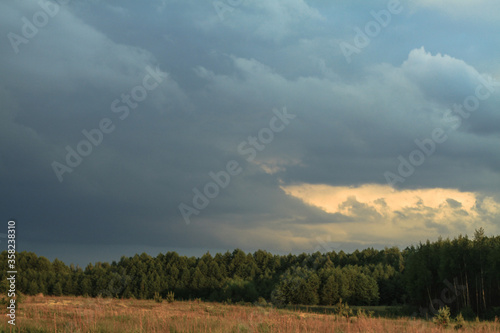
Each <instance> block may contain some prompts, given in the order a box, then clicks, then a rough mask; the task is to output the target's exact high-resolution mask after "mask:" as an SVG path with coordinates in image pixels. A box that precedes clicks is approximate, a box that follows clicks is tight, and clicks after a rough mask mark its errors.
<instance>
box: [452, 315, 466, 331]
mask: <svg viewBox="0 0 500 333" xmlns="http://www.w3.org/2000/svg"><path fill="white" fill-rule="evenodd" d="M453 324H454V325H453V328H454V329H456V330H459V329H461V328H462V327H464V325H465V320H464V317H463V316H462V314H461V313H459V314H458V315H457V317H456V318H455V320H454V321H453Z"/></svg>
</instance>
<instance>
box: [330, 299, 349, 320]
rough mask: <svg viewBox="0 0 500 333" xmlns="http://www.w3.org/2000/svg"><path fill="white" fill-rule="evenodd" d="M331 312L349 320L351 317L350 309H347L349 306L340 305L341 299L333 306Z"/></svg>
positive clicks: (345, 304)
mask: <svg viewBox="0 0 500 333" xmlns="http://www.w3.org/2000/svg"><path fill="white" fill-rule="evenodd" d="M333 312H334V313H335V314H336V315H338V316H341V317H346V318H349V317H350V316H352V315H353V313H352V309H351V308H349V305H347V303H342V298H341V299H339V302H338V303H337V305H335V307H334V309H333Z"/></svg>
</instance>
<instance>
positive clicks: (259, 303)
mask: <svg viewBox="0 0 500 333" xmlns="http://www.w3.org/2000/svg"><path fill="white" fill-rule="evenodd" d="M255 305H257V306H266V305H267V301H266V299H265V298H264V297H259V298H257V301H256V302H255Z"/></svg>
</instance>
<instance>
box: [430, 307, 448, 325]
mask: <svg viewBox="0 0 500 333" xmlns="http://www.w3.org/2000/svg"><path fill="white" fill-rule="evenodd" d="M433 322H434V324H436V325H437V326H439V327H443V328H447V327H448V326H450V323H451V319H450V308H449V307H447V306H445V307H443V308H441V309H439V310H438V313H437V314H436V316H434V319H433Z"/></svg>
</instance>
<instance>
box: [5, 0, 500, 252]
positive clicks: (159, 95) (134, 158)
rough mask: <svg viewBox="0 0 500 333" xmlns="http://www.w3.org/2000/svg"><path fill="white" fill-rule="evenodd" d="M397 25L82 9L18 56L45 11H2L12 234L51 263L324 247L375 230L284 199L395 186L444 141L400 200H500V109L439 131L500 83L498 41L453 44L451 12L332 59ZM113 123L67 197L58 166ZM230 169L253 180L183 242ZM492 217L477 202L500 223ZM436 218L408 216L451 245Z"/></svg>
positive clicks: (261, 12)
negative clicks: (198, 203) (96, 250)
mask: <svg viewBox="0 0 500 333" xmlns="http://www.w3.org/2000/svg"><path fill="white" fill-rule="evenodd" d="M386 5H387V4H386V2H385V1H376V2H374V3H371V4H365V3H362V2H359V1H355V2H352V3H349V4H330V3H328V4H327V3H323V2H320V1H304V0H296V1H281V0H275V1H274V0H273V1H268V2H265V3H262V4H257V3H252V2H243V3H242V4H241V5H240V6H237V7H236V8H234V10H232V11H230V12H227V13H226V14H227V15H225V16H224V19H223V20H221V18H220V17H219V15H218V14H217V11H216V10H215V9H214V7H213V5H212V4H211V3H210V2H208V3H204V4H199V3H198V2H195V1H154V2H149V3H147V4H143V3H137V2H134V1H123V2H121V1H109V2H102V1H72V2H70V3H68V4H67V5H61V6H60V8H59V12H58V13H57V14H55V15H54V16H53V17H50V18H49V21H48V23H47V24H46V25H44V26H43V27H39V28H38V32H37V33H36V34H35V35H34V36H33V37H30V38H27V40H28V42H27V43H21V44H19V45H18V49H19V52H18V53H16V52H15V50H14V49H13V48H12V45H11V42H10V41H9V39H8V38H7V37H6V36H7V35H8V34H9V33H11V32H12V33H15V34H18V35H20V36H22V34H23V24H25V21H23V17H26V18H27V19H28V20H29V21H31V22H32V21H33V15H34V14H36V13H37V12H40V11H43V9H42V8H41V7H40V6H39V5H38V2H37V1H34V0H33V1H22V2H19V1H17V2H12V3H11V2H9V3H2V4H0V30H1V31H2V32H3V33H2V36H4V37H3V40H2V43H1V44H0V56H1V57H2V60H3V61H2V63H1V64H0V73H1V77H2V80H1V81H0V120H1V122H0V133H1V134H0V136H1V137H2V140H1V141H0V142H1V143H0V186H1V187H2V188H4V189H6V190H5V191H3V192H2V194H1V195H0V212H1V214H0V216H1V218H2V219H4V220H5V219H8V218H12V217H15V218H17V219H18V221H19V228H20V229H21V232H20V235H22V236H20V237H23V239H24V241H25V242H26V244H36V245H30V246H31V248H30V249H31V250H34V251H37V252H40V254H42V255H43V254H44V252H43V251H44V250H43V249H44V248H46V249H49V247H48V245H47V246H46V247H44V245H43V244H49V243H50V244H63V243H71V244H75V246H76V245H78V246H82V247H85V246H90V245H89V244H92V246H117V247H120V248H121V247H126V246H130V248H132V247H133V248H134V249H139V248H141V246H144V248H146V246H150V247H155V248H164V249H165V250H168V249H170V248H177V249H179V248H181V249H182V248H184V249H186V251H190V250H192V249H195V248H197V249H199V248H206V249H232V248H235V247H245V248H247V249H255V248H258V247H262V248H266V249H269V250H275V251H296V252H300V251H303V250H308V249H312V248H314V247H315V244H314V242H315V240H314V239H315V237H316V236H318V235H321V234H322V232H323V231H322V230H323V229H321V228H323V227H325V226H329V225H338V224H341V223H344V222H347V223H352V224H355V223H357V222H359V221H373V223H376V222H375V221H379V220H380V219H381V215H380V214H379V213H377V211H376V210H375V209H374V208H373V207H372V206H366V205H365V204H364V203H363V202H361V201H359V200H358V199H355V198H350V199H348V200H347V201H345V203H344V206H345V207H344V208H345V209H346V210H350V211H351V213H352V214H350V215H347V214H342V213H326V212H324V211H323V210H321V209H318V207H314V206H310V205H308V204H306V203H304V202H303V201H301V200H298V199H297V198H293V197H291V196H289V195H287V194H286V193H285V192H284V191H283V190H282V188H281V186H283V185H291V184H299V183H310V184H328V185H332V186H341V185H345V186H359V185H363V184H372V183H375V184H383V183H385V179H384V176H383V174H384V172H385V171H386V170H396V169H397V167H398V163H399V162H398V160H397V157H398V155H403V156H408V154H409V153H410V152H411V151H412V150H414V149H415V148H417V147H416V146H415V143H414V140H415V139H419V140H423V139H425V138H426V137H429V136H430V133H431V132H432V130H433V129H434V128H436V127H442V128H444V129H446V130H447V134H448V136H449V139H448V140H447V141H446V142H445V143H443V144H441V145H439V146H438V147H437V148H436V153H435V154H434V155H433V156H431V157H429V158H428V159H427V160H426V162H425V163H424V164H423V165H422V166H420V167H418V169H417V170H416V172H415V174H413V175H412V176H411V177H409V178H408V179H407V181H405V182H404V183H402V184H398V186H399V188H400V189H415V188H458V189H459V190H463V191H476V192H478V193H481V195H484V196H485V197H493V198H497V199H499V200H500V195H499V194H498V185H499V184H500V175H499V173H498V170H499V168H498V167H499V159H498V156H500V155H499V153H500V151H499V149H500V148H499V145H498V128H497V126H495V124H497V123H498V117H499V116H498V112H497V108H496V105H498V99H499V97H498V96H499V95H498V93H494V94H492V95H491V97H489V98H488V99H487V100H485V101H481V105H480V107H479V109H478V110H477V111H476V112H474V113H473V114H471V116H470V117H469V118H467V119H463V121H462V123H461V126H460V127H459V128H458V129H457V130H454V131H453V130H451V129H450V123H449V122H446V120H444V118H443V117H444V115H445V114H446V112H447V111H449V110H452V108H453V104H456V103H462V102H463V100H464V98H465V97H467V96H468V95H470V94H473V93H474V91H475V89H476V86H477V85H478V84H479V83H480V82H479V81H478V77H479V75H489V76H491V77H493V78H495V77H497V76H498V74H499V73H500V72H499V70H500V67H499V66H498V64H497V63H496V60H495V59H494V58H492V57H491V54H495V52H496V51H497V50H496V46H494V45H499V44H498V43H496V42H495V41H496V40H497V39H498V36H497V35H496V34H494V33H493V32H494V31H497V29H496V25H497V23H496V22H494V21H487V22H483V23H481V24H477V25H474V26H472V23H468V28H464V29H463V31H460V32H457V31H456V29H454V28H453V29H452V28H449V27H448V26H447V25H448V24H451V25H453V24H455V23H453V22H455V20H457V16H453V15H452V16H450V17H449V18H446V17H444V18H443V14H442V8H432V6H430V5H429V6H430V7H429V6H427V5H425V6H424V5H422V6H417V7H415V8H413V7H412V8H411V10H410V8H408V9H406V8H405V10H404V11H403V12H402V13H401V14H400V16H398V17H397V18H396V17H394V18H393V20H392V22H391V24H390V25H389V26H388V27H387V28H386V29H385V30H384V31H383V32H381V34H380V35H379V36H377V37H376V38H374V39H373V40H372V41H371V43H370V45H369V46H367V47H366V48H364V49H363V50H362V52H361V53H360V54H359V55H358V56H356V58H355V59H354V61H353V62H352V63H351V64H347V63H346V62H345V58H344V56H343V54H342V52H341V51H340V49H339V46H338V45H339V42H340V41H343V40H352V38H353V37H354V34H355V32H354V31H353V28H354V27H356V26H359V27H363V26H364V25H365V24H366V22H368V21H369V20H371V19H373V18H372V17H371V16H370V11H371V10H381V9H383V8H385V7H386ZM464 6H467V5H464ZM435 28H440V30H439V34H436V31H431V30H430V29H435ZM401 31H403V32H404V31H412V34H413V35H412V36H413V37H412V38H408V37H407V36H406V35H404V36H403V35H402V33H401ZM477 34H481V36H482V38H476V37H477ZM458 37H460V38H463V40H466V41H468V44H467V45H468V46H467V47H465V46H464V45H462V44H460V43H457V42H454V40H457V38H458ZM492 51H495V52H492ZM148 67H149V68H153V69H156V68H158V70H159V71H161V73H162V75H163V74H164V75H165V78H164V80H163V82H161V84H160V85H159V86H158V88H155V89H154V90H151V91H148V96H147V98H145V99H144V101H141V102H140V103H138V106H137V107H136V108H134V109H132V108H130V110H129V111H130V114H129V115H128V116H127V117H126V119H123V120H121V119H120V118H119V116H120V114H121V113H117V112H113V111H112V108H111V105H112V103H113V101H114V100H116V99H119V100H121V98H122V97H121V96H122V94H130V93H131V90H132V89H133V88H134V87H136V86H138V85H141V84H142V83H143V79H144V77H145V75H147V73H148V71H147V68H148ZM499 89H500V87H499ZM123 103H124V102H121V104H120V105H125V104H123ZM283 107H286V108H287V110H288V111H289V112H290V113H291V114H294V115H296V118H295V119H294V120H293V122H291V123H290V125H289V126H287V127H286V128H285V129H284V130H283V131H282V132H279V133H276V134H275V137H274V139H273V140H272V142H271V143H269V144H268V145H266V147H265V149H264V150H262V151H260V152H258V154H257V156H256V158H255V160H254V161H251V162H249V161H247V160H246V159H245V157H244V156H242V155H241V154H240V153H238V145H239V144H240V143H241V142H242V141H244V140H247V139H248V137H249V136H255V135H257V133H258V132H259V131H260V130H261V129H262V128H264V127H266V126H268V124H269V121H270V119H271V117H272V116H273V112H272V110H273V108H278V109H281V108H283ZM103 118H109V119H111V120H112V122H113V125H114V126H115V129H114V131H113V132H112V133H109V134H105V135H104V136H103V141H102V143H101V144H100V145H98V146H96V147H94V148H93V151H92V153H91V154H90V155H89V156H87V157H85V158H84V159H83V162H82V163H81V164H80V165H79V166H78V167H76V168H74V170H73V172H71V173H66V174H65V175H64V181H63V182H62V183H61V182H59V181H58V179H57V177H56V175H55V174H54V170H53V169H52V166H51V163H52V162H53V161H58V162H61V163H64V161H65V156H66V154H67V151H66V147H67V146H68V145H69V146H71V147H73V148H74V149H76V146H77V144H78V143H79V142H80V141H81V140H83V139H85V137H84V136H83V134H82V130H91V129H94V128H98V126H99V122H100V121H101V120H102V119H103ZM230 160H237V161H238V162H239V163H240V165H241V167H242V173H241V174H240V175H238V176H235V177H233V178H232V179H231V183H230V185H229V186H228V187H227V188H225V189H223V190H221V191H220V194H219V195H218V196H217V197H216V198H214V199H212V200H211V202H210V205H209V206H208V207H207V208H206V209H204V210H203V211H202V212H201V213H200V214H199V216H195V217H194V218H193V223H192V224H191V225H185V224H184V222H183V219H182V216H181V215H180V213H179V210H178V205H179V203H181V202H187V203H189V202H190V201H191V200H192V197H193V192H192V189H193V188H196V187H198V188H201V187H202V186H203V185H204V184H206V183H207V182H209V181H210V179H211V178H210V176H209V172H211V171H213V172H217V171H219V170H223V169H224V167H225V165H226V163H227V162H228V161H230ZM346 199H347V198H346ZM453 200H454V199H453V198H449V201H448V204H449V205H450V207H452V208H454V209H455V210H456V214H457V216H458V215H460V214H462V215H463V212H461V211H460V206H459V205H458V204H457V202H456V201H453ZM384 203H385V201H384V199H383V198H381V199H380V201H378V204H379V205H380V206H381V207H382V206H384ZM386 205H387V204H386ZM485 207H489V206H488V204H486V205H485V204H484V203H481V202H478V204H477V210H478V211H481V210H482V211H481V212H482V214H483V215H485V216H488V221H489V222H488V223H492V224H495V223H497V222H498V219H497V215H496V213H495V212H492V211H488V210H487V208H485ZM434 213H435V212H433V211H427V213H426V214H423V213H422V210H419V211H418V213H417V212H416V211H413V212H412V210H411V209H409V210H405V211H399V213H398V214H399V216H400V220H401V221H403V220H404V219H405V218H408V219H411V220H415V219H417V218H419V219H422V220H424V221H427V222H426V223H427V226H428V227H429V228H434V229H435V230H436V231H437V232H445V231H446V229H444V227H443V226H439V225H434V224H433V223H435V222H434V221H433V216H434V215H433V214H434ZM377 214H379V215H377ZM415 214H420V215H418V216H416V215H415ZM353 216H354V217H353ZM401 221H400V222H401ZM395 223H399V222H398V221H395ZM457 223H458V222H457ZM386 241H387V240H386V239H372V240H371V241H370V240H368V239H365V238H363V239H361V238H360V239H358V240H352V241H351V243H352V244H368V245H369V244H382V243H384V242H386ZM370 242H371V243H370ZM52 246H55V245H52ZM61 246H62V245H61ZM76 248H78V249H81V248H79V247H75V249H76ZM47 251H48V252H47V253H49V252H50V251H49V250H47ZM51 251H52V250H51ZM74 251H75V253H76V252H78V251H80V250H78V251H77V250H74ZM50 253H54V252H53V251H52V252H50ZM77 257H78V255H77V254H75V255H74V257H72V258H77ZM78 258H79V259H78V260H86V261H89V260H91V259H90V257H78ZM110 259H113V258H110ZM75 260H77V259H75Z"/></svg>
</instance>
